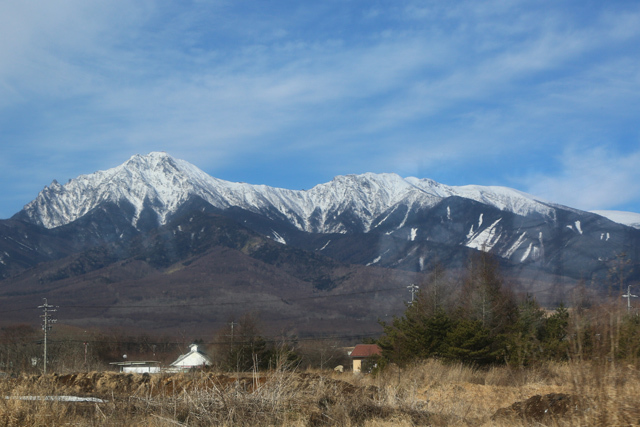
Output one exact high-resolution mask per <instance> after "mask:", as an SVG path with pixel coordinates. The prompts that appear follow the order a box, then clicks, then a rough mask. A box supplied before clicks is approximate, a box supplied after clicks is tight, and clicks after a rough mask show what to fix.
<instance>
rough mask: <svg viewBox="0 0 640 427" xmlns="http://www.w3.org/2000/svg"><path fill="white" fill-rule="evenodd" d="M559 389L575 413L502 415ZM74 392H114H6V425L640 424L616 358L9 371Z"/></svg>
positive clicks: (0, 414)
mask: <svg viewBox="0 0 640 427" xmlns="http://www.w3.org/2000/svg"><path fill="white" fill-rule="evenodd" d="M550 393H563V394H562V396H565V395H569V396H571V398H572V399H573V400H571V405H569V407H568V410H567V412H566V413H558V414H554V413H553V410H552V409H553V408H550V412H549V413H550V414H551V415H552V416H549V417H546V418H536V417H535V416H534V415H532V414H533V413H524V412H522V413H518V412H517V411H516V410H514V411H511V412H508V413H507V415H505V416H504V417H502V418H493V415H494V414H495V413H496V411H498V410H499V409H501V408H507V407H510V406H512V405H513V404H515V403H517V402H525V401H526V400H527V399H529V398H531V397H532V396H535V395H540V396H545V395H549V394H550ZM71 394H72V395H77V396H94V397H100V398H103V399H106V400H108V402H107V403H100V404H96V403H64V402H55V401H44V400H35V401H22V400H14V399H0V426H1V425H4V426H27V425H28V426H57V425H60V426H62V425H74V426H102V425H110V426H132V425H133V426H176V425H183V426H205V425H206V426H209V425H219V426H294V427H295V426H345V427H350V426H365V427H389V426H416V425H434V426H482V425H484V426H494V425H495V426H540V425H552V426H616V425H625V426H629V425H640V409H639V405H638V403H637V402H639V401H640V399H639V398H640V373H639V372H638V371H637V370H636V368H635V367H632V366H618V365H613V364H611V363H604V364H600V365H598V364H594V363H586V362H575V363H566V364H549V365H546V366H541V367H537V368H531V369H524V370H520V369H512V368H508V367H497V368H492V369H489V370H478V369H472V368H470V367H467V366H463V365H444V364H442V363H440V362H438V361H435V360H429V361H425V362H421V363H417V364H415V365H414V366H411V367H408V368H405V369H399V368H394V367H391V368H389V369H387V370H386V371H384V372H383V373H382V374H380V375H378V376H377V377H372V376H362V375H358V376H354V375H353V374H351V373H344V374H337V373H334V372H333V371H331V372H318V371H316V372H288V371H279V372H272V373H265V374H261V375H251V374H246V375H239V376H235V375H223V374H214V373H202V372H200V373H193V374H175V375H122V374H115V373H98V372H93V373H84V374H73V375H65V376H57V375H48V376H46V377H42V376H39V377H38V376H33V377H21V378H15V379H10V378H4V379H2V380H0V396H3V397H4V396H50V395H71ZM556 396H560V395H556ZM525 406H526V405H524V404H521V405H520V406H516V407H514V408H524V407H525ZM565 409H566V408H565ZM523 415H524V417H523Z"/></svg>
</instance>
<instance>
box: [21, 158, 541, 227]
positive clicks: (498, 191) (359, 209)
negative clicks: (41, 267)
mask: <svg viewBox="0 0 640 427" xmlns="http://www.w3.org/2000/svg"><path fill="white" fill-rule="evenodd" d="M191 196H199V197H201V198H202V199H204V200H206V201H207V202H209V203H210V204H211V205H213V206H214V207H216V208H220V209H227V208H230V207H239V208H242V209H246V210H249V211H252V212H262V211H264V210H265V209H275V210H276V211H277V212H278V213H280V214H281V215H282V216H283V217H285V218H287V219H288V220H289V221H290V222H291V223H292V224H293V225H295V227H296V228H298V229H300V230H301V231H307V232H315V233H332V232H343V233H344V232H347V231H354V230H351V229H352V224H345V223H344V222H341V221H336V220H335V219H336V218H337V217H339V216H340V215H342V214H343V213H345V211H347V210H348V211H350V212H352V213H354V214H355V215H356V216H357V218H358V219H359V221H360V224H359V225H360V227H359V228H360V229H359V230H357V231H361V232H368V231H370V230H371V228H372V227H373V226H379V225H380V224H381V223H382V222H383V221H384V219H382V220H380V218H379V217H380V216H381V215H383V214H385V213H386V214H389V213H391V212H393V211H394V210H397V209H398V208H399V207H400V206H411V207H420V208H429V207H433V206H435V205H436V204H437V203H439V202H440V201H441V200H443V199H445V198H447V197H452V196H457V197H463V198H466V199H470V200H475V201H477V202H480V203H483V204H486V205H489V206H493V207H496V208H498V209H500V210H505V211H510V212H512V213H515V214H519V215H527V214H531V213H538V214H542V215H544V216H548V217H551V216H552V215H553V208H552V207H551V205H550V204H549V203H547V202H542V201H539V200H536V199H535V198H534V197H533V196H530V195H527V194H525V193H522V192H519V191H516V190H512V189H509V188H505V187H481V186H463V187H451V186H446V185H443V184H439V183H437V182H435V181H432V180H429V179H417V178H406V179H403V178H401V177H400V176H398V175H396V174H372V173H366V174H363V175H347V176H338V177H336V178H335V179H334V180H333V181H331V182H329V183H326V184H320V185H317V186H315V187H313V188H312V189H311V190H306V191H305V190H302V191H295V190H286V189H281V188H273V187H268V186H264V185H251V184H246V183H233V182H228V181H223V180H219V179H216V178H213V177H211V176H209V175H207V174H206V173H204V172H203V171H202V170H200V169H198V168H197V167H196V166H194V165H192V164H190V163H188V162H186V161H184V160H179V159H174V158H172V157H171V156H169V155H168V154H166V153H162V152H154V153H150V154H149V155H147V156H140V155H135V156H133V157H131V158H130V159H129V160H128V161H127V162H125V163H124V164H122V165H120V166H118V167H115V168H113V169H109V170H106V171H99V172H96V173H93V174H90V175H82V176H80V177H78V178H76V179H72V180H70V181H69V182H68V183H67V184H64V185H60V184H59V183H58V182H57V181H53V183H52V184H51V185H50V186H49V187H45V189H44V190H42V191H41V192H40V194H39V195H38V196H37V197H36V199H35V200H34V201H32V202H31V203H29V204H27V205H26V206H25V207H24V213H25V214H26V217H28V218H29V219H30V220H31V221H32V222H33V223H36V224H39V225H43V226H44V227H46V228H55V227H59V226H61V225H65V224H68V223H70V222H73V221H75V220H77V219H78V218H81V217H82V216H84V215H86V214H87V213H88V212H90V211H91V210H93V209H95V208H96V207H97V206H99V205H100V204H101V203H104V202H107V201H110V202H113V203H117V204H122V203H123V202H126V203H129V204H131V205H132V206H133V207H134V214H133V216H132V224H133V225H134V226H135V225H136V223H137V221H138V220H139V218H140V215H141V213H142V211H143V210H144V209H145V208H149V209H151V210H152V211H153V212H154V213H155V214H156V215H157V217H158V223H159V225H162V224H165V223H166V222H167V218H169V217H170V216H171V215H172V214H174V213H175V212H176V211H177V210H178V208H179V207H180V206H181V205H182V204H183V203H184V202H185V201H186V200H187V199H188V198H189V197H191ZM376 219H378V221H376Z"/></svg>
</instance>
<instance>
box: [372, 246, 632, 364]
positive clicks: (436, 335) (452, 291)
mask: <svg viewBox="0 0 640 427" xmlns="http://www.w3.org/2000/svg"><path fill="white" fill-rule="evenodd" d="M452 280H453V279H451V277H450V276H449V275H447V274H446V271H444V270H443V268H441V267H438V266H436V267H435V268H434V269H433V270H432V272H431V274H430V276H429V279H428V280H427V281H426V282H425V283H422V284H420V290H419V293H418V294H417V298H416V299H415V300H414V301H413V303H411V304H410V305H409V306H408V307H407V309H406V311H405V313H404V315H403V316H401V317H396V318H394V319H393V321H391V322H388V323H383V327H384V334H383V335H382V336H381V337H380V338H379V339H378V340H376V342H377V343H378V344H379V346H380V347H381V348H382V358H381V360H379V361H376V364H377V365H378V366H384V364H385V363H389V362H392V363H396V364H399V365H406V364H408V363H411V362H413V361H415V360H417V359H426V358H438V359H441V360H445V361H456V362H464V363H468V364H473V365H476V366H488V365H495V364H509V365H514V366H527V365H531V364H535V363H540V362H543V361H547V360H556V361H557V360H564V359H568V358H574V357H577V358H582V359H592V360H609V361H611V360H618V359H625V360H628V361H633V362H635V361H636V360H637V359H638V357H639V356H640V317H638V315H637V314H636V313H635V312H634V311H631V310H629V311H628V310H627V307H626V301H623V300H622V299H620V298H618V300H610V301H603V302H600V303H599V304H594V303H593V301H591V300H590V299H589V298H588V297H586V296H585V295H586V293H585V292H582V293H580V292H579V297H578V298H575V299H574V301H572V305H571V307H567V306H565V305H564V304H562V303H560V304H559V305H558V307H557V308H556V309H555V311H552V312H550V311H547V310H544V309H543V308H542V307H541V306H540V305H539V304H538V303H537V301H536V300H535V298H534V297H533V296H531V295H525V296H519V297H518V296H516V295H515V294H514V293H513V292H512V291H511V289H510V287H509V286H506V285H505V283H504V280H503V278H502V276H501V274H500V270H499V266H498V262H497V261H496V260H495V259H494V258H493V257H492V256H490V255H488V254H486V253H479V254H478V255H476V256H474V257H472V258H471V259H470V260H469V263H468V267H467V269H466V272H465V274H464V275H463V276H462V277H461V278H460V279H458V280H459V283H452V282H451V281H452Z"/></svg>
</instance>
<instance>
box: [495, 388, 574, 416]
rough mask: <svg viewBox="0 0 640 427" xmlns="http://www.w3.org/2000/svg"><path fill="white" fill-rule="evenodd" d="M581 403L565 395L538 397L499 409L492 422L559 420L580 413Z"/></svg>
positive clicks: (553, 394)
mask: <svg viewBox="0 0 640 427" xmlns="http://www.w3.org/2000/svg"><path fill="white" fill-rule="evenodd" d="M579 407H580V404H579V401H578V399H577V398H576V397H575V396H572V395H569V394H564V393H550V394H546V395H544V396H541V395H536V396H532V397H530V398H529V399H527V400H525V401H523V402H516V403H514V404H513V405H511V406H509V407H508V408H502V409H498V411H496V413H495V414H494V415H493V416H492V417H491V419H492V420H496V419H501V418H521V419H525V420H532V421H544V420H547V419H558V418H561V417H564V416H567V415H573V414H575V413H576V412H578V411H579Z"/></svg>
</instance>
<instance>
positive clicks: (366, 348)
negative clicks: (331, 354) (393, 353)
mask: <svg viewBox="0 0 640 427" xmlns="http://www.w3.org/2000/svg"><path fill="white" fill-rule="evenodd" d="M374 354H376V355H382V349H381V348H380V347H378V345H377V344H358V345H357V346H356V347H355V348H354V349H353V351H352V352H351V354H350V355H349V356H351V357H354V358H355V357H369V356H373V355H374Z"/></svg>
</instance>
